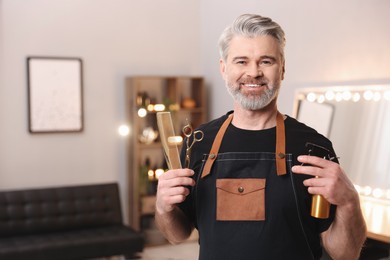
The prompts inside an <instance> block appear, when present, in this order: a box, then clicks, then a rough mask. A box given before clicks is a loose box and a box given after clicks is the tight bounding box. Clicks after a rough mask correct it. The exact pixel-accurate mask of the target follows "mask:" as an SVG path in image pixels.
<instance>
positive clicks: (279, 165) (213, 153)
mask: <svg viewBox="0 0 390 260" xmlns="http://www.w3.org/2000/svg"><path fill="white" fill-rule="evenodd" d="M232 119H233V113H232V114H230V115H229V116H228V118H227V119H226V120H225V122H224V123H223V124H222V126H221V128H220V129H219V131H218V133H217V135H216V136H215V139H214V142H213V145H212V146H211V150H210V152H209V156H208V157H207V160H206V163H205V165H204V167H203V170H202V175H201V178H204V177H206V176H207V175H209V174H210V172H211V167H212V166H213V163H214V161H215V159H216V158H217V156H218V151H219V147H220V146H221V142H222V138H223V136H224V135H225V132H226V129H227V128H228V126H229V124H230V123H231V121H232ZM275 155H276V158H275V159H276V173H277V175H278V176H280V175H285V174H286V173H287V170H286V138H285V127H284V118H283V115H282V114H281V113H280V112H279V111H278V113H277V115H276V152H275Z"/></svg>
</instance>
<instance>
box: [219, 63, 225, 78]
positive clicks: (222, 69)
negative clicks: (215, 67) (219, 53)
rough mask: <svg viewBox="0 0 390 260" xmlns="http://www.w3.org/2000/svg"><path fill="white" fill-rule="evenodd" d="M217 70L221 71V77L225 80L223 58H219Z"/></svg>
mask: <svg viewBox="0 0 390 260" xmlns="http://www.w3.org/2000/svg"><path fill="white" fill-rule="evenodd" d="M219 72H220V73H221V76H222V78H223V79H224V80H225V77H226V76H225V75H226V73H225V72H226V64H225V62H224V61H223V59H220V60H219Z"/></svg>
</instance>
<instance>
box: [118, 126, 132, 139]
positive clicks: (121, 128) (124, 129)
mask: <svg viewBox="0 0 390 260" xmlns="http://www.w3.org/2000/svg"><path fill="white" fill-rule="evenodd" d="M118 133H119V135H121V136H128V135H129V133H130V128H129V127H128V126H127V125H121V126H119V127H118Z"/></svg>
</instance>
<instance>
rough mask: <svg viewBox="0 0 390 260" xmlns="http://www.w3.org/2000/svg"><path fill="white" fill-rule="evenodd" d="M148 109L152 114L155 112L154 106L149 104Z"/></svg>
mask: <svg viewBox="0 0 390 260" xmlns="http://www.w3.org/2000/svg"><path fill="white" fill-rule="evenodd" d="M146 109H147V110H148V111H150V112H152V111H153V110H154V105H153V104H149V105H148V106H147V107H146Z"/></svg>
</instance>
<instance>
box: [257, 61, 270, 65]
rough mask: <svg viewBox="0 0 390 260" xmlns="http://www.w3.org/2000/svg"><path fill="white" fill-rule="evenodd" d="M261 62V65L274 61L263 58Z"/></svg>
mask: <svg viewBox="0 0 390 260" xmlns="http://www.w3.org/2000/svg"><path fill="white" fill-rule="evenodd" d="M260 64H261V65H272V64H273V62H272V60H262V61H261V63H260Z"/></svg>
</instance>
